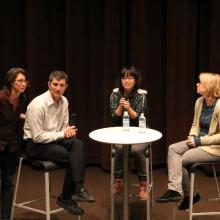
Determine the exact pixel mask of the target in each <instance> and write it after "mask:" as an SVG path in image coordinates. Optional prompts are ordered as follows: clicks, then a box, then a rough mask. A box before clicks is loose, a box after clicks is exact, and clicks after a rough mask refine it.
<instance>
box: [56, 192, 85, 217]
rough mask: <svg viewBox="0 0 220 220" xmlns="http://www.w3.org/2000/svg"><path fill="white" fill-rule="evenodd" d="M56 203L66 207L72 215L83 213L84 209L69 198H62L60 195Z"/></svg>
mask: <svg viewBox="0 0 220 220" xmlns="http://www.w3.org/2000/svg"><path fill="white" fill-rule="evenodd" d="M57 205H58V206H60V207H62V208H64V209H66V210H67V211H68V212H69V213H70V214H72V215H83V214H84V211H83V209H81V208H80V207H78V206H77V203H76V201H72V200H71V199H68V200H64V199H63V198H62V196H60V197H59V198H58V199H57Z"/></svg>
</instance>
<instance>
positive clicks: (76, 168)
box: [26, 138, 85, 199]
mask: <svg viewBox="0 0 220 220" xmlns="http://www.w3.org/2000/svg"><path fill="white" fill-rule="evenodd" d="M26 152H27V154H28V156H29V157H30V158H31V159H36V160H50V161H53V162H55V163H59V162H60V161H62V160H69V167H68V168H67V169H66V175H65V180H64V185H63V193H62V195H63V197H64V198H65V199H69V198H71V196H72V194H74V193H75V192H76V191H77V190H78V189H77V188H76V187H77V184H79V183H80V184H83V183H84V177H85V160H84V144H83V142H82V141H81V140H79V139H77V138H69V139H64V140H62V141H59V142H52V143H48V144H40V143H34V142H33V141H32V140H28V141H27V145H26Z"/></svg>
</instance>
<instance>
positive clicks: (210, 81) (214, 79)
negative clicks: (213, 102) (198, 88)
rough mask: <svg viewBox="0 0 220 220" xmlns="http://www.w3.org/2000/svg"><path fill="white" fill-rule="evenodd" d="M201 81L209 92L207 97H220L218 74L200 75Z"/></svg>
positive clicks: (219, 78)
mask: <svg viewBox="0 0 220 220" xmlns="http://www.w3.org/2000/svg"><path fill="white" fill-rule="evenodd" d="M199 79H200V82H201V83H202V84H203V86H204V87H205V88H206V90H207V97H209V98H211V97H212V98H218V97H220V75H219V74H218V73H209V72H202V73H200V74H199Z"/></svg>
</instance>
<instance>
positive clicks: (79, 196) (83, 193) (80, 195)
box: [72, 188, 95, 202]
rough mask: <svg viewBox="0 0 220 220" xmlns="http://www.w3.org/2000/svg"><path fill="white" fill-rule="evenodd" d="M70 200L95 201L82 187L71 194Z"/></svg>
mask: <svg viewBox="0 0 220 220" xmlns="http://www.w3.org/2000/svg"><path fill="white" fill-rule="evenodd" d="M72 200H75V201H78V202H95V199H94V197H92V196H90V195H89V193H88V191H87V190H86V189H84V188H82V189H81V190H80V192H78V193H76V194H74V195H72Z"/></svg>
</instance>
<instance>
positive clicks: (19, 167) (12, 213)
mask: <svg viewBox="0 0 220 220" xmlns="http://www.w3.org/2000/svg"><path fill="white" fill-rule="evenodd" d="M23 159H24V158H23V157H20V161H19V166H18V174H17V178H16V184H15V189H14V196H13V202H12V207H11V214H10V220H13V218H14V204H15V203H16V202H17V193H18V184H19V182H20V176H21V166H22V162H23Z"/></svg>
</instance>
